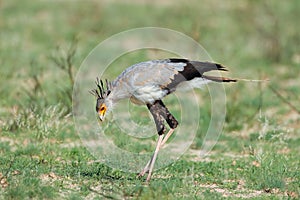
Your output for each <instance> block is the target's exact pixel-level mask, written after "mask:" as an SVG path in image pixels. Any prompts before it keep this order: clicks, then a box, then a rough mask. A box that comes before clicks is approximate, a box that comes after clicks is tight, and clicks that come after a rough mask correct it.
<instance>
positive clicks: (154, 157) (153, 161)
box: [146, 135, 164, 182]
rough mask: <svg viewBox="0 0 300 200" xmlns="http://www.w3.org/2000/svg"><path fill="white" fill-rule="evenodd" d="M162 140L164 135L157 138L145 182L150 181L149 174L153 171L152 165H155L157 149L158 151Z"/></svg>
mask: <svg viewBox="0 0 300 200" xmlns="http://www.w3.org/2000/svg"><path fill="white" fill-rule="evenodd" d="M163 138H164V135H160V136H159V137H158V141H157V144H156V148H155V151H154V154H153V156H152V159H151V162H150V163H151V164H150V168H149V173H148V176H147V179H146V181H147V182H148V181H150V179H151V174H152V171H153V167H154V163H155V160H156V157H157V154H158V152H159V149H160V146H161V142H162V140H163Z"/></svg>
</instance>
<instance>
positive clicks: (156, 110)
mask: <svg viewBox="0 0 300 200" xmlns="http://www.w3.org/2000/svg"><path fill="white" fill-rule="evenodd" d="M147 107H148V109H149V111H150V113H151V114H152V116H153V119H154V122H155V125H156V130H157V133H158V135H159V139H160V138H161V140H162V139H163V134H164V132H165V131H166V128H165V126H164V117H163V116H162V115H161V112H160V110H161V105H160V103H159V102H158V101H156V102H154V103H153V104H148V105H147ZM159 141H160V140H158V142H159ZM160 143H161V142H160ZM156 149H157V148H156ZM158 150H159V148H158ZM155 154H156V155H155ZM156 157H157V153H155V152H154V154H153V155H152V157H151V159H150V160H149V162H148V163H147V165H146V166H145V167H144V169H143V170H142V171H141V173H140V174H139V177H140V176H144V174H145V173H146V172H148V171H149V169H150V168H151V166H152V170H153V166H154V162H155V159H156ZM152 163H153V164H152ZM152 170H151V172H152ZM148 177H149V175H148ZM147 179H148V178H147Z"/></svg>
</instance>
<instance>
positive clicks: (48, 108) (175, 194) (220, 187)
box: [0, 0, 300, 199]
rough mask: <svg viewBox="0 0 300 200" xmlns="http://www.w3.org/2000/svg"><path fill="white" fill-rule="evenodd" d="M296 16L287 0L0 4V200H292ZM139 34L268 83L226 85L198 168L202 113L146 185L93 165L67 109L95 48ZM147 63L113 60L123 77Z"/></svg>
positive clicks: (297, 192)
mask: <svg viewBox="0 0 300 200" xmlns="http://www.w3.org/2000/svg"><path fill="white" fill-rule="evenodd" d="M176 2H177V1H176ZM299 9H300V2H299V1H297V0H292V1H286V2H282V3H279V2H278V1H275V0H274V1H272V0H271V1H255V2H253V1H250V0H249V1H246V0H245V1H238V2H237V1H226V3H225V2H221V1H215V0H213V1H208V0H204V1H201V2H199V1H190V2H189V3H187V2H181V3H180V1H178V4H177V3H174V2H173V1H168V0H165V1H162V2H160V3H142V2H139V1H134V2H133V3H129V2H128V3H125V2H124V3H121V2H118V1H112V2H110V3H109V2H108V1H105V2H98V1H76V2H73V1H72V2H71V1H36V2H35V3H33V2H32V1H27V0H25V1H8V0H0V66H1V67H0V77H1V79H0V94H1V98H0V104H1V106H0V126H1V129H0V156H1V159H0V199H31V198H34V199H41V198H46V199H52V198H55V199H60V198H66V199H93V198H95V199H103V198H113V199H127V198H129V199H130V198H133V199H136V198H138V199H153V198H156V199H216V198H226V197H227V198H229V199H239V198H254V199H270V198H272V199H297V198H299V197H300V189H299V188H300V173H299V171H300V170H299V166H300V165H299V164H300V162H299V156H300V154H299V152H300V148H299V144H300V131H299V124H300V123H299V122H300V115H299V113H300V112H299V107H300V104H299V95H298V94H299V92H300V89H299V82H300V79H299V73H300V68H299V64H300V49H299V45H298V44H299V43H300V35H299V32H300V28H299V24H298V21H299V20H297V19H299V18H300V16H299V15H300V12H299ZM143 26H160V27H165V28H171V29H174V30H177V31H180V32H183V33H185V34H187V35H189V36H191V37H192V38H194V39H195V40H196V41H198V42H199V43H201V44H202V45H203V46H204V47H205V49H206V50H207V51H208V52H209V54H210V55H211V56H212V58H213V59H214V60H215V61H217V62H220V63H224V64H225V65H226V66H230V67H229V68H230V71H231V75H232V76H233V77H246V78H253V79H256V78H266V77H268V78H269V79H270V81H269V82H268V83H261V84H258V83H245V82H241V83H237V84H234V85H233V84H232V85H228V86H226V94H227V116H226V124H225V127H224V131H223V134H222V135H221V137H220V139H219V142H218V143H217V145H216V146H215V147H214V149H213V150H212V152H211V154H210V155H209V156H208V157H206V158H205V159H200V158H199V156H197V155H198V154H199V152H200V147H201V142H202V140H201V136H202V135H203V133H205V131H206V127H207V126H208V123H209V120H210V117H209V113H210V110H209V108H206V107H207V105H208V103H206V102H203V106H202V107H203V109H202V110H201V114H202V115H201V119H200V121H199V125H200V127H203V128H202V129H201V130H199V132H198V133H197V136H196V138H195V140H194V141H193V144H192V146H191V148H190V150H188V151H187V152H186V153H185V154H184V156H182V157H181V158H180V159H179V160H178V161H177V162H175V163H173V164H171V165H170V166H168V167H165V168H163V169H161V170H159V171H157V172H155V174H154V176H153V180H152V181H151V183H150V184H149V185H145V184H144V180H140V179H138V178H136V175H135V174H130V173H125V172H121V171H119V170H115V169H111V168H109V167H107V166H106V165H104V164H103V163H101V162H97V161H96V159H95V158H93V157H92V155H91V154H90V153H89V152H88V150H87V149H86V148H85V147H84V146H83V145H82V144H81V141H80V138H79V136H78V135H77V134H76V131H75V127H74V124H73V119H72V114H71V104H72V102H71V99H70V95H71V93H72V83H73V78H74V75H75V73H76V71H77V70H78V68H79V66H80V63H81V62H82V61H83V59H84V58H85V57H86V56H87V55H88V53H89V52H90V51H91V50H92V49H93V48H94V46H96V45H97V44H98V43H99V42H100V41H102V40H104V39H106V38H107V37H109V36H111V35H112V34H115V33H118V32H120V31H123V30H127V29H130V28H136V27H143ZM131 58H134V59H131ZM147 58H151V54H147V53H142V54H135V55H134V56H133V57H130V56H129V57H127V58H126V55H125V57H124V58H122V61H124V68H125V67H126V66H127V65H129V64H131V63H132V62H134V61H135V60H137V61H139V60H145V59H147ZM68 69H71V71H69V70H68ZM208 95H209V94H208V92H207V91H201V93H199V96H200V98H202V99H205V98H206V97H208ZM91 106H92V107H94V105H91ZM297 108H298V110H297ZM116 134H117V133H116ZM152 148H154V146H152Z"/></svg>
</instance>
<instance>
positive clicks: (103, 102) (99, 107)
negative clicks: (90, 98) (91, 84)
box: [90, 78, 111, 121]
mask: <svg viewBox="0 0 300 200" xmlns="http://www.w3.org/2000/svg"><path fill="white" fill-rule="evenodd" d="M105 82H106V89H105V88H104V84H103V81H102V80H99V78H97V79H96V82H95V83H96V85H97V88H96V89H93V90H91V91H90V93H91V94H92V95H94V96H95V97H96V98H97V103H96V112H97V114H98V117H99V119H100V120H101V121H103V119H104V117H105V114H106V113H107V111H108V110H109V107H110V105H109V104H110V103H108V102H107V97H108V95H109V94H110V93H111V90H110V89H111V82H108V81H107V80H106V81H105Z"/></svg>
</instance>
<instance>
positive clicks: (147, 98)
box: [114, 59, 234, 103]
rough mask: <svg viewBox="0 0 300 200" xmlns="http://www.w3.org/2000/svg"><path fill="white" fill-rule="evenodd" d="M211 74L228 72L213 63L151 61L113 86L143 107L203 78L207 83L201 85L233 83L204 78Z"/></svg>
mask: <svg viewBox="0 0 300 200" xmlns="http://www.w3.org/2000/svg"><path fill="white" fill-rule="evenodd" d="M211 70H221V71H226V69H225V68H224V67H223V66H222V65H220V64H215V63H210V62H199V61H189V60H186V59H165V60H152V61H147V62H142V63H138V64H135V65H133V66H131V67H129V68H127V69H126V70H125V71H124V72H123V73H122V74H121V75H120V76H119V77H118V78H117V79H116V80H115V82H114V85H115V86H116V87H117V88H119V89H118V90H122V91H123V93H124V92H125V91H126V93H127V94H128V95H130V97H132V96H133V97H134V98H135V100H139V101H141V102H142V103H152V102H153V101H155V100H158V99H161V98H162V97H164V96H165V95H167V94H169V93H171V92H173V91H175V90H176V87H177V86H178V85H179V84H180V83H182V82H185V81H190V80H192V79H194V78H201V79H202V80H204V82H202V83H206V82H207V81H219V82H223V81H234V80H233V79H227V78H222V77H211V76H205V75H203V74H204V73H205V72H207V71H211ZM194 82H195V81H194ZM198 82H199V83H200V82H201V81H198ZM196 83H197V82H196Z"/></svg>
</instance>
